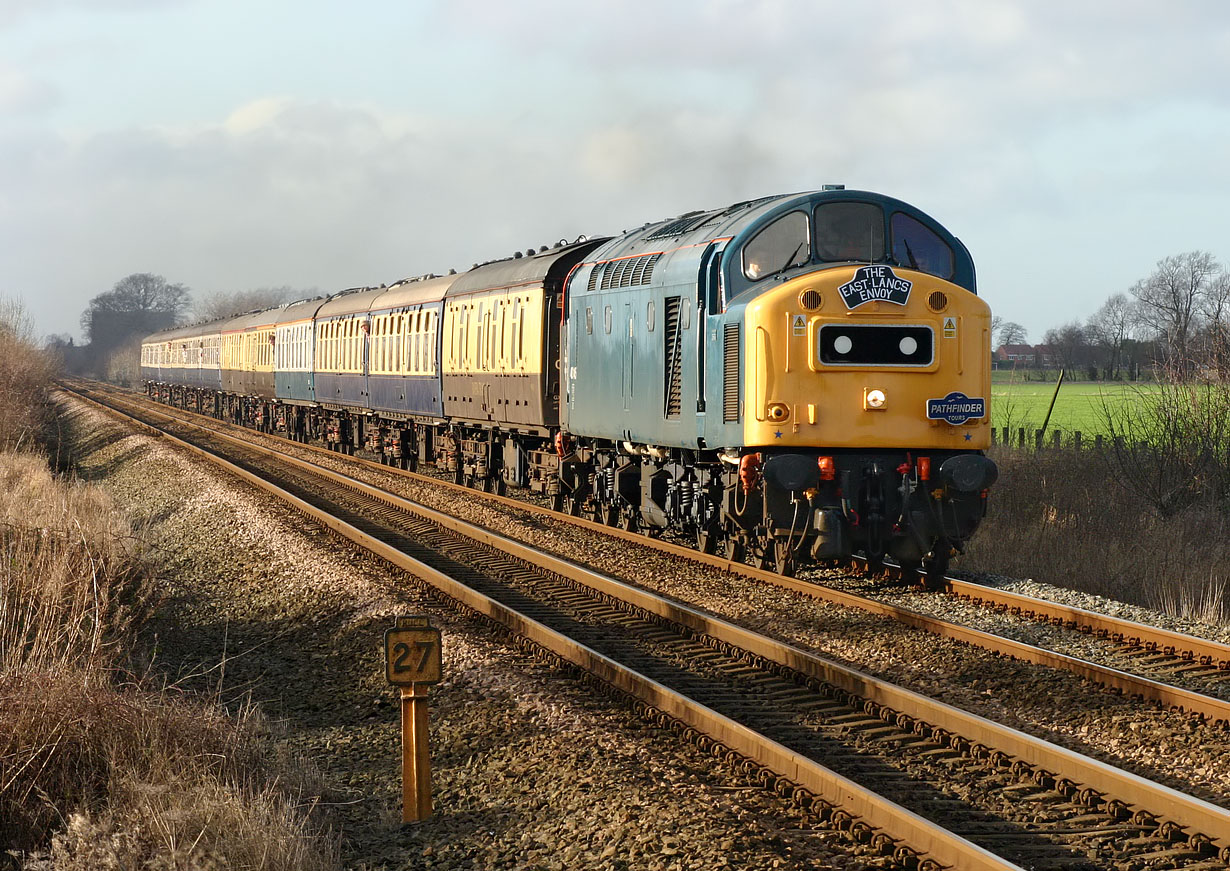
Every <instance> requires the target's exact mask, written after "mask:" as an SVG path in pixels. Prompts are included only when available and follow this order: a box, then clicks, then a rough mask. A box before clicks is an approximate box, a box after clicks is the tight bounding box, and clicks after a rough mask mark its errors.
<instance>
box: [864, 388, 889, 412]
mask: <svg viewBox="0 0 1230 871" xmlns="http://www.w3.org/2000/svg"><path fill="white" fill-rule="evenodd" d="M886 402H888V397H887V396H885V395H884V391H883V390H868V391H867V407H868V408H883V407H884V403H886Z"/></svg>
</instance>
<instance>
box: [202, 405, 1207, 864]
mask: <svg viewBox="0 0 1230 871" xmlns="http://www.w3.org/2000/svg"><path fill="white" fill-rule="evenodd" d="M190 425H194V426H195V424H190ZM202 429H203V427H202ZM211 436H213V437H218V438H222V439H223V440H225V441H228V442H232V443H235V444H238V445H240V446H242V447H243V448H244V449H247V450H257V451H259V452H262V453H267V454H270V455H274V456H276V457H277V458H278V459H279V460H280V461H284V462H287V463H289V464H290V465H292V466H295V467H296V468H300V469H304V470H307V471H309V472H310V473H312V474H314V475H319V476H321V477H324V478H327V479H329V480H331V481H334V482H336V483H339V484H342V485H344V486H346V487H349V488H352V489H354V490H356V491H358V492H361V493H364V494H365V495H367V496H369V497H372V498H375V499H377V500H379V501H382V502H384V503H386V504H389V505H391V506H394V507H396V508H398V509H400V510H403V511H408V512H410V513H413V514H416V515H418V516H422V517H429V518H430V520H431V521H432V522H434V523H437V524H439V525H442V526H445V527H446V528H449V529H452V530H453V531H455V532H458V533H459V534H462V535H465V536H467V537H469V538H472V539H475V540H478V541H481V542H483V543H485V544H488V545H489V546H492V547H496V548H498V549H500V550H503V551H505V552H507V553H510V554H512V555H514V556H516V557H517V558H519V559H523V560H526V561H528V562H533V563H535V564H537V565H539V566H543V567H546V568H547V569H549V570H550V571H553V572H555V573H557V574H560V575H561V576H564V577H568V578H570V579H572V580H576V581H578V582H580V583H583V584H585V585H587V586H590V587H592V588H594V589H597V590H599V591H601V592H603V593H606V594H607V595H610V596H613V597H616V598H618V599H621V600H623V601H625V602H627V603H628V604H631V605H633V606H635V607H639V608H642V609H644V610H646V611H649V612H651V613H654V614H657V615H658V616H661V617H663V618H665V619H668V620H671V621H672V622H675V623H678V624H680V625H683V626H686V627H687V628H689V629H691V630H693V631H695V632H698V633H702V634H705V635H709V636H711V637H713V638H716V639H718V640H720V641H724V642H726V643H728V644H731V645H734V646H737V647H739V648H741V649H743V650H746V651H748V652H750V653H753V654H755V655H757V656H760V657H762V658H764V659H766V660H769V661H772V662H775V663H778V664H780V665H782V666H784V667H787V668H790V669H792V670H794V671H797V672H799V673H801V674H804V675H807V676H809V677H813V678H815V679H817V680H821V681H824V682H826V683H828V684H831V685H833V686H836V687H838V688H840V689H842V690H844V691H846V692H848V693H850V694H852V695H855V696H857V697H859V698H862V699H865V700H867V701H869V702H872V703H874V704H875V705H878V706H883V707H886V708H889V709H891V710H892V711H895V712H900V713H903V714H905V715H906V716H908V717H910V718H912V719H914V720H918V721H922V722H924V723H926V724H928V725H930V726H932V727H934V728H938V729H941V730H943V731H945V732H947V733H951V734H953V735H960V736H962V737H964V738H966V739H968V740H969V741H971V742H974V743H976V744H979V745H982V746H983V747H986V748H990V749H993V750H997V751H1000V752H1002V753H1005V754H1007V755H1008V756H1010V757H1015V759H1018V760H1021V761H1023V762H1025V763H1027V764H1028V765H1030V766H1033V767H1034V768H1035V769H1040V770H1041V772H1044V773H1046V774H1047V775H1050V776H1056V775H1059V774H1061V773H1062V776H1063V777H1067V778H1068V779H1070V780H1075V781H1076V782H1078V783H1079V784H1082V785H1084V786H1085V787H1087V788H1089V789H1092V790H1093V791H1094V792H1095V793H1097V794H1098V796H1099V797H1100V798H1102V799H1104V800H1114V801H1117V802H1120V803H1122V804H1123V805H1125V806H1126V808H1127V810H1128V811H1130V812H1133V813H1136V812H1142V813H1144V814H1146V815H1148V816H1150V817H1154V818H1157V819H1158V820H1159V821H1160V822H1162V823H1167V822H1169V823H1173V824H1174V825H1176V826H1178V827H1179V828H1181V829H1183V830H1185V831H1186V833H1187V834H1188V835H1189V836H1190V835H1197V836H1204V837H1206V838H1208V839H1209V840H1210V841H1211V842H1212V843H1213V844H1214V845H1215V846H1216V847H1217V848H1218V849H1219V850H1220V851H1221V852H1222V854H1223V856H1225V857H1227V858H1230V811H1227V810H1226V809H1224V808H1221V807H1218V806H1216V805H1213V804H1211V803H1209V802H1205V801H1202V800H1201V799H1198V798H1195V797H1193V796H1189V795H1186V794H1184V793H1181V792H1179V791H1177V790H1174V789H1171V788H1170V787H1166V786H1164V785H1161V784H1157V783H1154V782H1152V781H1150V780H1147V779H1146V778H1142V777H1139V776H1138V775H1134V774H1131V773H1129V772H1126V771H1123V770H1121V769H1118V768H1115V767H1113V766H1111V765H1107V764H1106V763H1103V762H1099V761H1097V760H1095V759H1091V758H1089V757H1086V756H1083V755H1081V754H1079V753H1076V752H1075V751H1072V750H1068V749H1066V748H1063V747H1059V746H1058V745H1055V744H1052V743H1050V742H1048V741H1045V740H1043V739H1040V738H1036V737H1034V736H1032V735H1028V734H1026V733H1024V732H1020V731H1019V730H1016V729H1012V728H1010V727H1007V726H1003V725H1000V724H997V723H994V722H993V721H990V720H987V719H986V718H983V717H980V716H978V715H976V714H971V713H969V712H967V711H963V710H961V709H959V708H955V707H952V706H951V705H947V704H944V703H943V702H939V701H937V700H934V699H931V698H928V697H926V696H923V695H920V694H918V693H915V692H913V691H911V690H907V689H904V688H902V687H898V686H896V685H894V684H891V683H889V682H887V681H883V680H880V679H879V678H875V677H873V676H871V675H868V674H864V673H862V672H859V671H856V670H854V669H850V668H847V667H845V666H841V665H838V664H837V663H833V662H830V661H828V660H825V659H823V658H821V657H819V656H816V655H814V654H812V653H809V652H807V651H805V650H802V649H800V648H797V647H794V646H792V645H789V644H786V643H784V642H780V641H776V640H774V639H771V638H767V637H765V636H762V635H760V634H758V633H756V632H753V631H751V630H748V629H744V628H743V627H740V626H737V625H735V624H733V623H730V622H728V621H726V620H723V619H721V618H719V617H715V616H713V615H710V614H707V613H704V612H701V611H699V610H697V609H695V608H691V607H688V606H686V605H682V604H680V603H677V602H673V601H671V600H668V599H665V598H663V597H662V596H659V595H656V594H653V593H650V592H647V591H645V590H641V589H639V588H637V587H633V586H630V585H628V584H625V583H623V582H621V581H617V580H615V579H613V578H608V577H605V576H603V575H600V574H598V573H596V572H592V571H590V570H589V569H585V568H583V567H581V566H577V565H575V564H573V563H570V562H567V561H565V560H561V559H558V558H555V557H551V556H549V555H546V554H543V553H541V552H539V551H536V550H534V549H533V548H530V547H527V546H526V545H523V544H521V543H519V542H516V541H513V540H511V539H508V538H505V537H504V536H501V535H499V534H497V533H494V532H492V531H490V530H487V529H484V528H482V527H477V526H474V525H472V524H469V523H466V522H464V521H461V520H458V519H456V518H450V517H446V516H441V515H438V514H436V513H435V512H434V511H432V510H431V509H430V508H427V507H425V506H422V505H419V504H417V503H414V502H412V501H410V500H408V499H404V498H402V497H400V496H397V495H395V494H392V493H389V492H388V491H386V490H383V489H381V488H379V487H375V486H373V485H370V484H366V483H364V482H362V481H358V480H356V479H354V478H351V477H349V476H347V475H343V474H341V473H339V472H334V471H332V470H329V469H323V468H321V467H319V466H317V465H315V464H313V463H310V462H308V461H306V460H300V459H298V458H295V457H287V456H285V455H284V454H281V453H279V452H277V451H274V450H273V449H271V448H267V447H263V446H258V445H253V444H252V443H251V442H249V441H247V440H244V439H239V438H236V437H234V436H230V435H226V434H224V433H218V432H211ZM195 450H197V451H201V449H200V448H195ZM204 453H207V452H204ZM240 471H241V472H242V470H240ZM248 476H249V473H244V477H245V478H247V477H248ZM251 478H252V479H255V480H256V481H260V480H262V479H260V478H258V477H256V476H251ZM259 486H265V485H259ZM463 489H464V488H463ZM288 495H289V494H288ZM292 498H294V497H292ZM516 504H518V505H520V504H521V503H516ZM304 505H305V506H306V507H307V508H311V506H309V505H306V503H304ZM310 513H312V515H313V516H323V518H325V519H323V520H322V522H325V523H326V525H328V526H329V527H330V528H337V526H336V525H337V524H341V525H345V524H342V522H341V521H339V520H337V519H336V518H331V517H330V516H329V515H327V514H324V513H323V512H319V511H318V510H316V509H312V511H311V512H310ZM360 535H363V537H364V539H365V540H370V541H372V542H373V543H374V544H376V545H378V546H379V548H380V555H381V556H385V558H390V557H389V555H390V554H399V553H400V552H399V551H394V550H393V549H392V548H390V547H388V546H387V545H383V544H382V543H380V542H378V541H376V540H375V539H372V538H371V537H370V536H367V535H366V534H363V533H360ZM348 537H349V536H348ZM638 540H640V537H638ZM364 546H365V547H366V546H367V545H366V544H365V545H364ZM403 557H404V555H403ZM404 558H405V559H409V557H404ZM412 573H413V574H416V575H419V572H418V571H412ZM766 574H767V573H766ZM465 589H467V590H468V588H465ZM449 595H453V594H452V593H449ZM474 595H478V594H474ZM455 598H456V596H455ZM483 598H485V597H483ZM518 619H521V620H524V619H526V618H518ZM505 625H508V624H505ZM548 631H549V630H548ZM590 653H593V651H590ZM594 655H595V656H599V654H596V653H594ZM565 658H567V657H565ZM603 659H604V660H605V658H603ZM570 661H573V660H571V659H570ZM578 664H579V663H578ZM600 676H601V675H600ZM604 679H605V678H604ZM616 685H619V684H616ZM655 687H656V688H657V689H655V690H654V692H655V693H656V692H657V691H658V690H661V689H665V688H663V687H660V685H656V684H655ZM621 688H623V687H622V686H621ZM667 692H668V693H671V695H670V696H666V697H664V698H666V699H667V700H668V701H669V705H668V706H665V707H664V706H663V705H660V704H658V703H657V702H651V703H652V704H655V706H658V707H660V708H662V709H663V710H665V711H667V712H668V713H670V714H671V716H675V714H674V707H673V706H675V705H678V704H680V701H679V699H677V698H676V697H675V695H676V694H673V691H669V690H667ZM638 697H639V698H643V697H641V696H639V695H638ZM679 698H682V697H679ZM643 700H645V701H647V702H648V701H649V699H644V698H643ZM704 710H705V711H707V712H709V713H710V714H713V715H714V716H716V717H721V715H718V714H716V712H712V711H710V710H709V709H708V708H705V709H704ZM687 716H688V717H694V716H696V714H695V713H694V712H693V713H689V714H688V715H687ZM705 716H706V717H707V716H708V715H705ZM677 719H681V720H683V721H684V722H687V723H688V725H691V726H693V728H698V730H700V731H704V732H705V733H706V734H709V735H710V736H711V737H713V738H714V739H715V740H718V741H721V742H722V743H723V744H726V745H727V746H730V747H732V748H733V749H736V750H738V749H739V747H740V746H742V745H740V744H736V743H731V741H733V740H738V741H744V740H746V737H747V736H746V735H743V733H742V731H740V730H743V727H741V726H739V727H738V729H735V730H734V731H731V729H730V725H729V724H730V723H733V721H726V718H724V717H722V718H721V720H722V722H718V721H713V723H712V724H710V725H706V726H705V728H703V729H702V728H700V727H699V726H697V725H695V724H694V723H693V722H692V721H690V720H688V719H685V718H684V717H682V716H681V717H677ZM704 722H708V721H707V720H706V721H704ZM734 725H735V726H738V724H737V723H734ZM711 730H715V731H711ZM744 731H745V730H744ZM723 736H729V737H730V740H728V738H727V737H723ZM779 747H780V745H779ZM782 751H784V753H785V754H786V755H782ZM739 752H741V753H742V751H741V750H740V751H739ZM744 755H749V756H750V755H751V754H744ZM753 758H755V757H753ZM770 758H771V759H772V764H770V763H769V762H768V761H765V762H763V763H762V764H765V765H767V766H768V767H770V768H772V769H773V770H774V771H777V772H778V773H779V774H782V775H783V776H785V777H787V778H788V779H791V780H795V781H796V782H798V783H800V784H801V785H804V786H805V787H806V788H808V789H811V787H810V786H808V785H807V783H805V782H804V781H801V780H798V779H797V778H796V777H795V776H794V775H792V774H791V773H790V772H791V771H795V772H798V771H799V770H800V769H799V765H801V763H802V759H801V757H798V756H797V754H794V753H793V751H790V750H788V749H787V748H780V749H775V750H773V751H772V752H771V754H770ZM758 761H759V760H758ZM782 765H784V766H785V769H784V770H783V768H781V767H778V766H782ZM826 770H827V769H826ZM812 791H813V792H816V794H818V795H824V794H825V793H822V792H819V791H817V790H812ZM869 819H870V818H869ZM875 825H878V824H875ZM911 843H913V842H911ZM960 867H965V866H960ZM970 867H972V866H970Z"/></svg>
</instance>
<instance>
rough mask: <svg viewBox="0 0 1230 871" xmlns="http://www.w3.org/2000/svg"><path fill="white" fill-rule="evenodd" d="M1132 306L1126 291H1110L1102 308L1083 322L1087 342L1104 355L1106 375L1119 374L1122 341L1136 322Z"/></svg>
mask: <svg viewBox="0 0 1230 871" xmlns="http://www.w3.org/2000/svg"><path fill="white" fill-rule="evenodd" d="M1136 317H1137V315H1136V307H1135V305H1134V304H1133V302H1132V300H1130V299H1128V296H1127V294H1126V293H1116V294H1113V295H1112V296H1111V297H1110V298H1109V299H1107V300H1106V302H1104V303H1102V307H1101V308H1100V309H1098V310H1097V311H1096V312H1094V313H1093V315H1092V316H1090V318H1089V322H1088V323H1087V324H1086V325H1085V332H1086V335H1087V336H1088V338H1089V341H1090V342H1091V343H1093V344H1094V345H1096V346H1098V347H1099V348H1101V350H1102V353H1103V354H1104V355H1105V356H1104V357H1103V360H1104V362H1105V370H1106V377H1107V378H1112V379H1113V378H1118V377H1119V366H1120V364H1121V361H1122V357H1123V346H1124V342H1126V341H1127V340H1128V338H1129V337H1130V336H1131V334H1132V329H1133V327H1135V325H1136Z"/></svg>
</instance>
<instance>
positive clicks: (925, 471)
mask: <svg viewBox="0 0 1230 871" xmlns="http://www.w3.org/2000/svg"><path fill="white" fill-rule="evenodd" d="M918 480H920V481H930V480H931V458H930V457H919V458H918Z"/></svg>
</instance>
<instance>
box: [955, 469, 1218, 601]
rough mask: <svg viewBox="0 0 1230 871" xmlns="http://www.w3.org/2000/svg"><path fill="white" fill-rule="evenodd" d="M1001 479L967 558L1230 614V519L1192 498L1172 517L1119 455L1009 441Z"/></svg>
mask: <svg viewBox="0 0 1230 871" xmlns="http://www.w3.org/2000/svg"><path fill="white" fill-rule="evenodd" d="M992 456H993V458H994V459H995V461H996V462H997V463H998V464H999V466H1000V479H999V482H998V483H997V484H996V486H995V488H994V490H992V495H991V500H990V503H989V504H990V507H989V510H988V515H987V518H986V520H985V521H984V524H983V527H982V528H981V529H980V530H979V533H978V535H976V536H974V539H973V540H972V541H971V542H970V544H969V547H968V548H967V550H966V557H965V558H964V560H963V562H964V564H965V565H966V566H970V567H973V566H977V568H978V569H979V570H985V571H991V572H998V573H1002V574H1006V575H1011V576H1014V577H1036V578H1037V579H1038V580H1040V581H1045V582H1047V583H1051V584H1055V585H1058V586H1063V587H1068V588H1071V589H1074V590H1081V591H1084V592H1088V593H1093V594H1096V595H1102V596H1108V597H1112V598H1115V599H1119V600H1121V601H1126V602H1131V603H1134V604H1139V605H1144V606H1147V607H1151V608H1157V609H1159V610H1162V611H1165V612H1167V613H1171V614H1176V615H1179V616H1185V617H1193V618H1198V619H1206V620H1214V621H1217V620H1225V619H1227V618H1230V612H1228V611H1227V608H1226V603H1225V596H1224V593H1225V590H1226V589H1227V582H1228V581H1230V518H1227V517H1226V516H1225V514H1223V513H1222V512H1221V511H1219V510H1218V509H1216V508H1215V507H1213V506H1211V505H1208V504H1203V505H1189V506H1187V507H1186V508H1184V509H1182V510H1177V511H1174V512H1172V513H1170V514H1169V515H1163V514H1161V513H1160V512H1158V511H1156V510H1154V508H1153V507H1152V506H1151V505H1150V504H1149V503H1148V502H1147V501H1146V500H1143V499H1142V498H1141V497H1140V496H1139V495H1138V494H1137V492H1136V491H1135V490H1133V489H1132V488H1131V487H1129V486H1127V485H1126V484H1125V482H1124V480H1123V478H1122V476H1121V475H1120V474H1119V472H1118V470H1117V469H1116V466H1115V464H1114V460H1113V458H1112V455H1111V454H1109V453H1107V454H1103V455H1099V454H1096V453H1093V452H1090V451H1083V452H1081V453H1076V452H1074V451H1069V450H1059V451H1049V450H1048V451H1039V452H1033V451H1022V450H1014V449H1010V448H1004V447H999V448H997V449H996V450H995V451H994V452H993V454H992Z"/></svg>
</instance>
